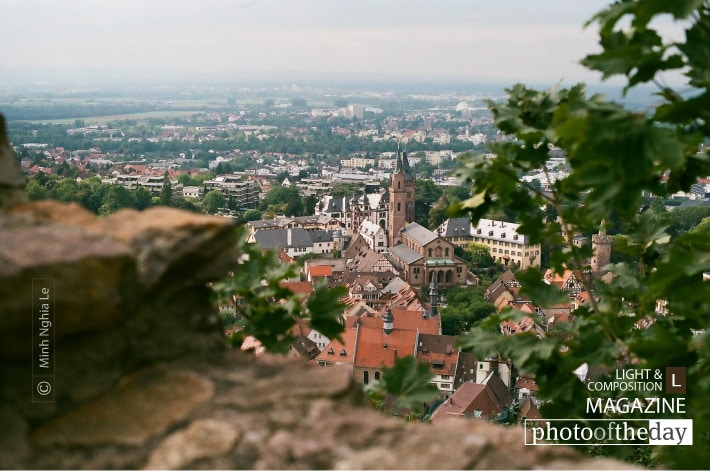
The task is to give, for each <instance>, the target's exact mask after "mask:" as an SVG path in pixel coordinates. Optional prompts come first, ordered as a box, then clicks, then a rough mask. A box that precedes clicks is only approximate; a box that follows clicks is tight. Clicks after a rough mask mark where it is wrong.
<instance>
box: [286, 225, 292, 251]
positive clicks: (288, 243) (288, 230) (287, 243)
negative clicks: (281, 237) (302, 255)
mask: <svg viewBox="0 0 710 471" xmlns="http://www.w3.org/2000/svg"><path fill="white" fill-rule="evenodd" d="M292 231H293V229H291V228H288V229H286V246H287V247H291V240H292V234H291V232H292Z"/></svg>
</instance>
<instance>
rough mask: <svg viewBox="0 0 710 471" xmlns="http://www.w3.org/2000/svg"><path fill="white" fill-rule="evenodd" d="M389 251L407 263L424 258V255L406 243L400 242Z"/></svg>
mask: <svg viewBox="0 0 710 471" xmlns="http://www.w3.org/2000/svg"><path fill="white" fill-rule="evenodd" d="M389 251H390V253H391V254H392V255H394V256H395V257H396V258H398V259H400V260H401V261H402V262H403V263H405V264H407V265H409V264H411V263H414V262H416V261H417V260H419V259H421V258H422V255H421V254H420V253H419V252H416V251H414V250H412V249H410V248H409V247H407V246H406V245H404V244H398V245H395V246H394V247H390V248H389Z"/></svg>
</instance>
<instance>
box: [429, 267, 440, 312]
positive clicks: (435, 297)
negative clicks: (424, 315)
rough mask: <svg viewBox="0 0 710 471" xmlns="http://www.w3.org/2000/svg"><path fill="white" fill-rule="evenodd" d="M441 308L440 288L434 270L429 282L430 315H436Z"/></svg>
mask: <svg viewBox="0 0 710 471" xmlns="http://www.w3.org/2000/svg"><path fill="white" fill-rule="evenodd" d="M438 310H439V289H438V287H437V286H436V274H435V273H434V272H432V274H431V283H429V317H436V314H437V312H438Z"/></svg>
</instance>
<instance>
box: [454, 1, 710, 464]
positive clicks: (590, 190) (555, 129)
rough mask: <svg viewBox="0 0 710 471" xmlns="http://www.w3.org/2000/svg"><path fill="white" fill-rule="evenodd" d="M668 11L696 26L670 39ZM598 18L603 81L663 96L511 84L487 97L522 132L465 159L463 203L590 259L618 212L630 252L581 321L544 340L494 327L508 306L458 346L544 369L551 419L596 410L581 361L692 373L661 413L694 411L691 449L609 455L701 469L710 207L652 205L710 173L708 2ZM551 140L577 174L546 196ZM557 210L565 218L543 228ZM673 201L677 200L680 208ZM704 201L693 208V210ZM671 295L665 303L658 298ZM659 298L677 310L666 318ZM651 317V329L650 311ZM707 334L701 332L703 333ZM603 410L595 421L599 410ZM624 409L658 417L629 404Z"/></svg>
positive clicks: (575, 264) (709, 455)
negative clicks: (501, 210) (582, 242)
mask: <svg viewBox="0 0 710 471" xmlns="http://www.w3.org/2000/svg"><path fill="white" fill-rule="evenodd" d="M664 16H665V17H668V16H670V17H672V18H673V19H674V20H676V21H678V22H679V23H680V24H681V25H682V26H683V27H684V28H685V38H684V40H682V41H680V42H672V41H664V40H663V38H662V37H661V36H660V34H659V33H658V32H657V31H656V30H655V29H653V28H654V25H657V24H658V23H657V22H654V21H653V20H655V19H657V18H660V17H664ZM589 24H598V25H599V28H600V30H599V35H600V45H601V47H602V51H601V52H600V53H598V54H594V55H590V56H588V57H586V58H585V59H584V60H583V61H582V63H583V64H584V65H586V66H587V67H588V68H590V69H592V70H597V71H600V72H601V73H602V74H603V76H604V77H605V78H606V77H612V76H617V75H622V76H625V78H626V83H627V85H626V87H625V91H628V89H629V88H631V87H634V86H635V85H637V84H641V83H647V82H651V83H654V84H656V85H657V86H658V100H659V102H658V105H657V106H655V107H653V108H650V109H647V110H645V111H643V112H640V113H639V112H632V111H629V110H627V109H625V108H624V106H622V105H620V104H618V103H616V102H614V101H609V100H607V99H606V98H604V97H602V96H600V95H591V96H589V95H588V94H587V92H586V90H585V87H584V86H583V85H576V86H573V87H571V88H568V89H565V88H559V87H554V88H552V89H550V90H546V91H538V90H534V89H531V88H528V87H526V86H524V85H515V86H514V87H512V88H510V89H509V90H507V93H508V99H507V101H506V102H498V103H490V104H489V106H490V109H491V110H492V112H493V114H494V119H495V124H496V126H497V127H498V128H499V129H500V130H501V131H503V132H504V133H506V134H509V135H513V136H515V138H516V140H515V141H511V142H502V143H495V144H492V145H491V146H490V151H491V152H492V153H494V154H495V158H486V157H485V156H483V155H478V156H470V157H468V158H466V159H464V162H463V165H462V167H461V169H460V171H459V173H460V175H461V176H462V177H464V178H465V179H466V180H467V181H470V182H471V183H472V184H473V196H472V197H471V198H469V199H467V200H466V201H463V202H461V203H460V204H458V205H457V207H456V208H455V210H456V211H458V213H459V214H469V215H470V216H471V218H472V219H473V220H478V219H479V218H481V217H483V216H484V215H485V214H486V213H487V212H488V211H490V210H491V208H493V207H494V206H495V205H500V204H503V205H506V206H507V207H509V208H510V209H511V210H514V211H516V213H517V214H518V218H519V220H520V222H521V223H522V225H521V227H520V229H519V232H521V233H523V234H528V235H529V236H530V238H531V239H532V241H533V243H536V242H542V243H544V244H549V245H550V246H552V247H559V246H564V247H565V250H558V251H553V252H551V254H550V257H549V265H550V266H551V267H552V268H553V269H554V270H555V271H556V272H557V273H561V272H562V271H563V270H564V268H565V267H569V268H579V269H583V268H584V267H585V263H586V262H585V261H586V259H587V258H588V257H589V255H590V254H589V253H588V249H585V248H582V247H576V246H575V245H574V244H572V238H573V237H574V236H575V235H576V234H589V233H590V232H592V231H593V232H596V230H597V229H598V228H599V227H600V225H601V224H603V223H604V221H610V220H613V221H621V222H622V224H623V225H624V232H625V235H624V236H623V237H616V238H615V250H617V249H618V250H619V251H620V252H622V254H623V256H622V257H618V258H615V259H614V263H612V264H611V265H610V266H609V267H608V269H609V271H610V272H611V273H612V274H613V275H614V278H613V280H612V281H611V282H610V283H608V284H604V283H599V282H593V281H592V280H591V279H589V278H587V277H585V278H584V284H585V289H586V290H588V291H592V290H593V293H594V296H592V298H591V302H590V303H589V304H588V305H586V306H583V307H581V308H579V309H577V310H575V311H574V319H573V320H572V321H571V322H568V323H560V324H557V326H556V328H555V329H554V330H553V331H552V332H550V335H548V336H547V337H545V338H542V339H539V338H537V337H535V336H533V335H514V336H501V335H500V334H497V333H495V332H496V330H497V329H498V325H499V323H500V322H501V320H503V319H505V318H507V317H509V315H508V314H505V313H503V314H501V315H495V316H491V317H489V318H488V319H486V320H485V321H484V322H483V323H482V325H481V328H480V329H476V330H474V331H473V332H472V333H471V334H470V335H469V336H467V337H466V338H464V339H463V340H462V341H461V345H462V346H463V347H465V348H470V349H472V350H473V351H474V352H475V353H477V354H478V355H481V356H484V355H485V356H487V355H492V354H501V355H503V356H504V357H506V358H511V359H512V360H513V362H514V364H515V365H516V367H517V368H518V369H519V370H520V371H521V372H524V373H527V374H534V375H535V377H536V381H537V383H538V385H539V390H538V395H539V397H540V398H541V399H543V400H546V401H548V402H547V403H546V404H545V406H543V408H542V413H543V415H544V416H545V417H547V418H580V419H591V418H595V417H592V416H590V415H588V414H586V411H585V403H586V398H587V397H589V396H591V395H592V393H591V392H590V391H588V390H587V388H586V387H585V385H584V384H583V383H582V382H581V381H579V379H577V377H576V376H575V375H574V374H573V373H572V372H573V371H574V370H575V369H576V368H578V367H579V366H580V365H582V364H585V363H586V364H587V365H588V367H589V368H590V369H591V370H603V371H611V370H613V369H616V368H638V369H642V368H650V369H652V370H656V369H661V370H663V369H664V368H665V367H667V366H685V367H687V381H688V390H687V393H686V394H685V395H684V397H685V398H686V402H687V413H686V414H659V415H655V416H653V418H661V417H666V418H691V419H692V420H693V434H694V436H693V446H678V447H660V446H657V447H652V451H651V453H650V454H647V453H639V452H638V447H631V446H629V447H624V446H616V447H605V452H608V453H610V454H613V455H614V456H617V457H622V458H624V459H627V460H630V461H634V462H641V463H643V464H646V465H649V464H651V463H660V464H661V465H662V466H669V467H674V468H697V467H705V466H706V464H707V463H708V460H710V451H709V448H708V443H709V441H710V437H709V435H708V433H709V432H708V431H709V430H710V428H709V427H708V425H710V403H709V402H708V400H707V398H708V397H710V365H709V364H708V360H709V359H710V348H708V347H707V340H708V335H709V334H708V331H707V328H708V313H710V289H709V288H710V285H708V283H707V282H706V283H703V272H708V271H710V238H708V237H707V230H706V229H703V227H704V226H702V225H701V228H700V229H699V230H697V231H696V230H691V231H688V230H687V228H688V227H690V226H692V225H693V224H696V221H698V222H699V221H700V219H701V218H702V217H705V216H704V214H703V212H702V210H688V211H687V212H686V211H683V212H682V213H678V216H683V217H682V218H681V217H678V219H677V223H674V221H672V220H671V219H669V217H668V215H666V214H663V213H662V212H661V211H660V210H659V208H658V207H657V206H654V205H652V206H650V207H649V206H648V205H646V204H645V201H646V199H647V198H648V195H649V194H652V195H655V196H656V197H659V198H665V197H667V196H668V195H670V194H672V193H674V192H677V191H681V190H682V191H688V189H689V187H690V185H692V184H693V183H695V182H696V180H697V178H698V177H706V176H707V175H710V164H709V162H710V159H709V158H708V154H707V152H699V151H698V149H699V148H700V144H701V143H703V142H704V141H705V140H707V139H708V137H710V106H708V105H710V4H709V3H708V2H706V1H699V0H677V1H673V2H660V1H657V0H639V1H631V0H621V1H617V2H615V3H613V4H612V5H610V6H609V7H608V8H607V9H605V10H604V11H602V12H600V13H598V14H597V15H596V16H594V17H593V18H592V20H591V21H590V23H589ZM668 71H671V72H674V73H675V74H683V75H684V76H685V78H686V84H685V85H686V86H687V87H688V88H687V90H686V89H685V88H683V89H682V92H680V91H676V90H674V89H672V88H670V87H668V86H665V85H663V78H662V77H661V76H660V74H661V73H662V72H668ZM552 149H562V150H563V151H564V152H565V153H566V156H567V160H568V163H569V166H570V169H571V170H570V172H571V173H570V174H569V176H567V177H566V178H563V179H559V180H557V181H556V182H555V183H554V184H553V185H552V188H551V192H549V193H543V192H541V191H540V190H539V188H536V187H533V186H530V185H526V184H523V183H521V182H520V181H519V179H518V176H519V175H520V174H521V173H523V172H527V171H529V170H533V169H538V168H544V163H545V162H546V160H547V159H548V158H549V156H550V153H551V150H552ZM545 207H548V208H549V207H551V208H554V210H555V212H556V213H557V215H558V216H559V219H558V222H553V223H546V221H545V211H542V210H541V209H540V208H545ZM674 211H675V210H674ZM696 211H697V214H695V212H696ZM518 279H519V280H520V281H521V282H522V283H523V285H524V286H525V287H526V292H525V293H524V294H526V295H527V296H529V297H530V298H531V299H532V300H533V302H534V303H535V304H537V305H546V304H547V305H549V304H550V303H555V302H557V301H559V300H561V299H560V296H559V292H558V291H557V289H556V288H554V287H553V286H550V285H547V284H545V283H543V282H542V281H541V280H542V273H541V272H539V271H537V270H527V271H526V272H522V273H519V274H518ZM660 300H663V301H662V303H665V304H664V305H663V304H662V303H661V301H660ZM659 303H661V304H660V305H663V306H664V307H665V308H666V309H667V313H666V312H662V311H661V312H660V313H659V312H657V306H658V305H659ZM641 320H645V321H646V324H645V325H643V326H642V327H641V328H638V327H639V324H638V323H639V321H641ZM693 333H699V335H693ZM647 394H648V392H643V391H637V392H633V391H627V392H622V391H607V392H595V393H594V394H593V395H594V397H611V398H619V397H624V396H625V397H629V398H633V397H637V396H638V397H643V396H644V395H647ZM596 418H599V417H596ZM624 418H646V419H647V418H649V417H648V416H645V417H644V416H642V415H640V414H635V413H630V414H626V415H624Z"/></svg>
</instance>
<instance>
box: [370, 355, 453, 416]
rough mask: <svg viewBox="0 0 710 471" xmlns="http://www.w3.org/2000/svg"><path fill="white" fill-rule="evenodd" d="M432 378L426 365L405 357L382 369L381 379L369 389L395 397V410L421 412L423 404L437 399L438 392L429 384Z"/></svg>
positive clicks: (411, 357) (410, 357)
mask: <svg viewBox="0 0 710 471" xmlns="http://www.w3.org/2000/svg"><path fill="white" fill-rule="evenodd" d="M433 377H434V375H433V374H431V373H430V372H429V365H428V364H427V363H418V362H417V360H416V358H414V357H413V356H412V355H407V356H405V357H402V358H398V359H397V360H396V361H395V364H394V366H393V367H391V368H388V367H383V368H382V379H381V380H380V381H379V382H375V383H373V384H372V386H370V388H369V389H370V390H371V391H375V392H377V391H379V392H380V393H382V394H384V395H385V396H393V397H396V398H397V401H396V406H395V407H397V408H403V409H413V410H415V411H421V410H422V409H423V404H424V403H427V402H430V401H432V400H434V399H436V398H437V397H439V390H438V389H437V387H436V386H434V385H433V384H431V383H430V381H431V380H432V378H433Z"/></svg>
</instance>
